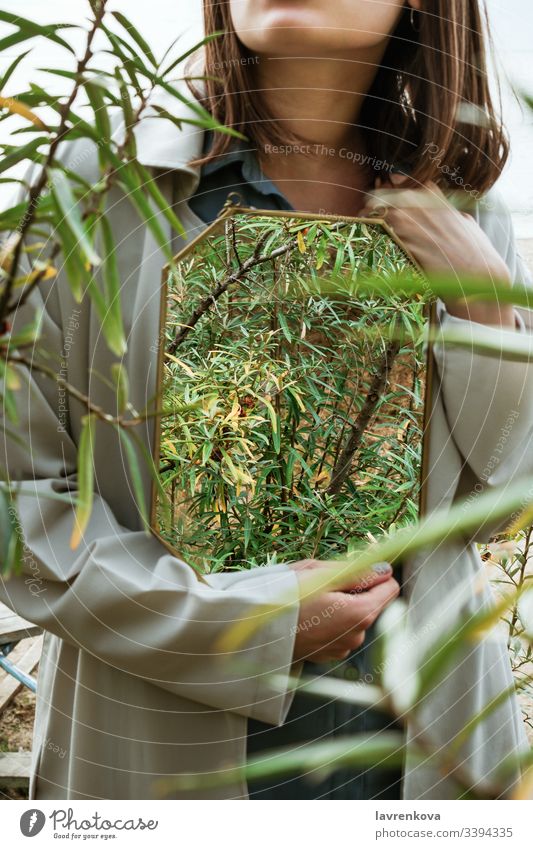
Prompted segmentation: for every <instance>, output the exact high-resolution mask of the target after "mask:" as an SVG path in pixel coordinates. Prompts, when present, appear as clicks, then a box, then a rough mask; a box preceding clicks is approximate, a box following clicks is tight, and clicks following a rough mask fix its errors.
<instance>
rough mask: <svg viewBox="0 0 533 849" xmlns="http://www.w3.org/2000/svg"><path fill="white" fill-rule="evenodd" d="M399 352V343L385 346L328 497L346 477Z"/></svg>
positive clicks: (339, 462)
mask: <svg viewBox="0 0 533 849" xmlns="http://www.w3.org/2000/svg"><path fill="white" fill-rule="evenodd" d="M399 350H400V342H389V344H388V345H387V348H386V350H385V355H384V357H383V359H382V361H381V363H380V364H379V368H378V371H377V373H376V375H375V377H374V379H373V380H372V383H371V384H370V389H369V392H368V395H367V396H366V398H365V402H364V404H363V406H362V408H361V411H360V413H359V415H358V416H357V419H356V421H355V423H354V425H353V427H352V430H351V432H350V435H349V437H348V440H347V442H346V445H345V446H344V448H343V449H342V452H341V455H340V457H339V459H338V461H337V463H336V465H335V468H334V470H333V475H332V478H331V483H330V485H329V487H328V489H327V494H328V495H337V493H338V492H339V491H340V489H341V488H342V485H343V484H344V482H345V480H346V478H347V477H348V474H349V472H350V466H351V463H352V460H353V458H354V455H355V453H356V451H357V449H358V448H359V445H360V443H361V440H362V438H363V435H364V432H365V430H366V428H367V427H368V424H369V422H370V421H371V419H372V417H373V416H374V414H375V412H376V408H377V405H378V404H379V401H380V398H381V393H382V391H383V389H384V387H385V385H386V383H387V379H388V377H389V374H390V370H391V368H392V365H393V363H394V360H395V358H396V356H397V355H398V352H399Z"/></svg>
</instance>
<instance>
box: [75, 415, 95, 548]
mask: <svg viewBox="0 0 533 849" xmlns="http://www.w3.org/2000/svg"><path fill="white" fill-rule="evenodd" d="M95 430H96V416H95V415H94V413H90V414H88V415H86V416H83V418H82V429H81V436H80V445H79V449H78V497H77V506H76V512H75V516H74V528H73V530H72V535H71V537H70V547H71V548H73V549H75V548H77V547H78V545H79V544H80V542H81V538H82V536H83V534H84V533H85V531H86V529H87V525H88V524H89V519H90V518H91V513H92V508H93V499H94V461H93V450H94V438H95Z"/></svg>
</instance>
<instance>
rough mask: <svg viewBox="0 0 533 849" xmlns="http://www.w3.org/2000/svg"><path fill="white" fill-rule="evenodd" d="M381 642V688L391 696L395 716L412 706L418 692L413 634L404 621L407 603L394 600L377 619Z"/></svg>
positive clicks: (405, 619)
mask: <svg viewBox="0 0 533 849" xmlns="http://www.w3.org/2000/svg"><path fill="white" fill-rule="evenodd" d="M378 633H379V635H380V638H381V640H382V663H383V673H382V686H383V689H384V691H385V693H386V694H387V695H388V696H389V697H390V699H391V701H392V704H393V705H394V707H395V709H396V712H397V714H399V715H402V714H403V713H404V712H405V711H407V710H409V709H410V707H411V706H412V704H413V702H414V700H415V698H416V695H417V693H418V690H419V680H418V668H417V657H416V653H415V651H414V646H415V644H416V639H415V635H414V634H413V633H412V632H411V630H410V628H409V625H408V619H407V604H406V602H405V601H404V600H403V599H397V600H396V601H395V602H393V603H392V604H390V605H389V606H388V607H386V608H385V610H384V611H383V612H382V614H381V616H380V617H379V619H378Z"/></svg>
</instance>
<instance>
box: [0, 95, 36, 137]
mask: <svg viewBox="0 0 533 849" xmlns="http://www.w3.org/2000/svg"><path fill="white" fill-rule="evenodd" d="M0 109H7V111H8V112H11V113H12V114H13V115H20V117H21V118H25V119H26V120H27V121H30V122H31V123H32V124H35V126H36V127H39V129H40V130H46V129H47V127H46V124H45V123H44V122H43V121H41V119H40V118H39V116H38V115H36V114H35V112H32V111H31V109H28V107H27V106H26V105H25V104H24V103H20V101H18V100H15V98H14V97H2V96H1V95H0Z"/></svg>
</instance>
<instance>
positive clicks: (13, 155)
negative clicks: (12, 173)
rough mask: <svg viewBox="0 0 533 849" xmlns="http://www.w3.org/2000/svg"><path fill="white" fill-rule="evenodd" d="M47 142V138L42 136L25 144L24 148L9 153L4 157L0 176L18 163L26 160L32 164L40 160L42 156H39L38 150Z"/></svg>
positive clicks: (0, 162) (14, 149)
mask: <svg viewBox="0 0 533 849" xmlns="http://www.w3.org/2000/svg"><path fill="white" fill-rule="evenodd" d="M46 142H47V139H46V137H45V136H41V137H40V138H38V139H33V140H32V141H31V142H28V144H25V145H23V146H22V147H14V148H13V149H12V150H11V151H10V152H9V153H7V154H5V155H4V156H2V159H1V161H0V174H1V173H3V172H4V171H7V170H8V169H9V168H13V166H14V165H17V163H18V162H23V161H24V160H25V159H29V160H30V161H31V162H35V161H36V160H37V159H40V156H39V157H38V156H37V153H38V150H39V148H40V146H41V145H42V144H45V143H46Z"/></svg>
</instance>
